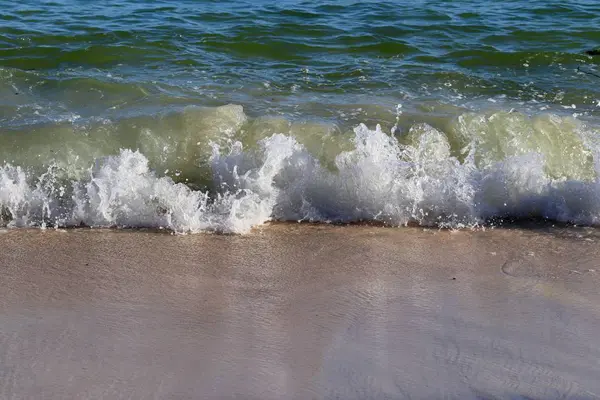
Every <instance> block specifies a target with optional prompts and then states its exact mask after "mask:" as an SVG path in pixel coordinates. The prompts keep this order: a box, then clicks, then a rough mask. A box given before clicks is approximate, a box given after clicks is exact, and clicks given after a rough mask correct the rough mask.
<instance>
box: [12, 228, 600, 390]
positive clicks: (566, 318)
mask: <svg viewBox="0 0 600 400" xmlns="http://www.w3.org/2000/svg"><path fill="white" fill-rule="evenodd" d="M599 240H600V232H598V231H597V230H592V229H586V228H552V227H547V228H537V229H529V228H526V227H525V228H519V229H516V228H514V229H494V230H489V229H488V230H485V231H477V232H473V231H458V232H451V231H439V230H424V229H422V228H404V229H389V228H380V227H368V226H345V227H339V226H326V225H295V224H275V225H270V226H265V227H262V228H260V229H256V230H255V231H253V232H252V233H251V234H249V235H243V236H225V235H208V234H200V235H187V236H178V235H169V234H163V233H155V232H144V231H111V230H89V229H76V230H69V231H55V230H47V231H39V230H8V231H3V232H2V234H0V245H1V246H2V249H3V251H2V252H0V268H1V270H2V273H1V274H0V285H1V287H2V291H1V292H0V310H1V313H0V397H1V398H5V399H26V398H37V399H41V398H46V399H65V398H73V399H75V398H77V399H82V398H110V399H115V398H123V399H124V398H127V399H149V398H156V399H165V398H176V399H187V398H204V399H220V398H244V399H313V398H314V399H334V398H335V399H338V398H339V399H401V398H412V399H421V398H422V399H425V398H428V399H434V398H460V399H468V398H485V399H487V398H507V399H508V398H510V399H514V398H528V399H559V398H560V399H564V398H568V399H595V398H599V397H600V379H598V377H600V362H599V360H600V339H599V336H598V332H600V291H599V290H598V287H599V285H600V268H599V262H598V257H599V255H600V254H599V252H600V251H599V247H598V241H599Z"/></svg>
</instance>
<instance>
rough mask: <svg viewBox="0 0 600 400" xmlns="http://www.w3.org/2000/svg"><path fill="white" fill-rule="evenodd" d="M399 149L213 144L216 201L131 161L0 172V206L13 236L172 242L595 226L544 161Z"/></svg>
mask: <svg viewBox="0 0 600 400" xmlns="http://www.w3.org/2000/svg"><path fill="white" fill-rule="evenodd" d="M413 129H416V130H419V135H418V138H419V139H418V143H417V144H415V145H414V146H403V145H401V144H399V143H398V141H397V140H396V139H395V138H394V137H390V136H389V135H387V134H385V133H384V132H382V131H381V129H380V128H379V127H377V129H375V130H369V129H368V128H367V127H366V126H364V125H360V126H358V127H357V128H356V129H355V137H354V144H355V149H354V150H352V151H349V152H344V153H341V154H340V155H338V156H337V158H336V160H335V170H329V169H327V168H325V167H323V166H322V165H321V164H320V163H319V162H318V161H317V159H316V158H315V157H313V156H312V155H311V154H310V153H309V152H308V151H307V150H306V149H305V148H304V147H303V146H301V145H300V144H298V143H297V141H296V140H295V139H294V138H293V137H289V136H285V135H281V134H278V135H274V136H271V137H270V138H267V139H265V140H263V141H261V143H260V145H261V146H260V148H259V150H256V151H244V149H243V148H242V145H241V144H240V143H234V144H233V145H232V146H231V147H230V148H229V149H228V150H227V151H224V150H223V149H222V148H220V147H218V146H216V145H214V146H213V152H212V156H211V159H210V162H211V165H212V170H213V177H214V190H213V192H211V193H208V192H201V191H193V190H191V189H190V188H188V187H187V186H185V185H183V184H178V183H175V182H173V181H172V180H171V179H170V178H168V177H159V176H157V175H156V174H155V173H154V172H153V171H152V170H151V169H150V168H149V166H148V160H147V159H146V157H145V156H144V155H143V154H141V153H139V152H134V151H131V150H122V151H121V152H120V154H119V155H116V156H111V157H106V158H102V159H98V160H97V161H96V163H95V165H94V166H92V167H91V168H90V169H89V171H88V174H87V178H85V179H82V180H80V181H77V182H72V183H60V182H59V181H58V180H57V179H56V173H55V170H54V168H53V167H51V168H49V169H48V170H47V171H46V172H45V173H44V174H42V175H40V176H32V175H31V174H30V173H28V172H27V171H26V170H25V169H23V168H21V167H18V166H12V165H5V166H3V167H1V168H0V207H1V210H2V214H1V215H2V219H3V221H4V223H5V224H7V225H9V226H46V225H50V226H78V225H87V226H101V227H151V228H165V229H170V230H173V231H175V232H200V231H218V232H235V233H244V232H248V231H249V230H250V229H251V228H252V227H253V226H256V225H259V224H262V223H264V222H265V221H268V220H270V219H277V220H310V221H324V222H355V221H381V222H384V223H387V224H391V225H403V224H409V223H415V224H420V225H430V226H439V227H457V228H458V227H465V226H475V225H477V224H480V223H482V222H483V221H485V220H486V219H487V218H490V217H517V218H518V217H545V218H551V219H556V220H559V221H571V222H577V223H590V224H596V223H598V221H599V215H600V213H599V210H600V198H599V196H598V193H600V190H599V188H600V185H599V184H598V181H597V180H596V181H594V182H581V181H560V182H557V181H553V180H552V179H550V178H548V177H547V175H546V174H545V173H544V160H543V157H542V156H541V155H539V154H535V153H532V154H527V155H523V156H519V157H513V158H510V159H506V160H504V161H502V162H497V163H493V164H491V165H487V166H486V167H485V168H484V169H478V168H477V167H476V166H475V163H474V161H473V160H474V156H473V154H474V153H475V151H476V148H475V146H472V148H471V149H470V152H469V155H468V156H467V157H466V159H465V160H463V161H462V162H459V160H457V159H456V158H454V157H452V156H451V152H450V146H449V144H448V141H447V139H446V137H445V136H444V135H443V134H442V133H440V132H439V131H437V130H435V129H433V128H431V127H429V126H427V125H420V126H416V127H413Z"/></svg>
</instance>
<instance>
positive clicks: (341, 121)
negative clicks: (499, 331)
mask: <svg viewBox="0 0 600 400" xmlns="http://www.w3.org/2000/svg"><path fill="white" fill-rule="evenodd" d="M0 5H1V7H0V9H1V11H0V160H3V161H4V163H3V166H2V167H1V171H0V172H1V173H0V206H1V207H0V208H1V209H2V220H3V224H5V225H9V226H71V225H80V224H84V225H92V226H151V227H165V228H167V229H172V230H176V231H182V232H196V231H204V230H217V231H234V232H245V231H247V230H248V229H250V228H251V227H252V226H256V225H258V224H261V223H263V222H265V221H267V220H269V219H282V220H313V221H324V222H331V221H336V222H354V221H379V222H384V223H388V224H390V225H403V224H407V223H417V224H423V225H437V226H453V227H460V226H475V225H481V224H486V223H488V221H489V220H490V219H497V218H549V219H552V220H560V221H567V222H576V223H585V224H596V223H597V222H598V221H599V220H600V200H599V198H600V190H598V187H599V186H600V185H599V184H598V181H597V168H596V164H597V161H598V160H599V159H600V158H598V156H597V153H598V150H600V141H599V140H598V139H597V138H598V132H599V129H600V128H599V127H600V122H599V117H600V69H599V68H598V67H597V65H598V63H599V62H600V57H594V56H590V55H587V54H586V53H585V52H586V50H590V49H594V48H597V47H600V30H599V29H598V26H600V3H598V2H596V1H507V2H502V3H493V2H489V1H482V0H471V1H463V2H455V1H411V2H408V1H361V2H354V1H335V2H330V1H322V2H316V1H310V2H308V1H279V2H277V4H275V2H266V1H252V2H249V1H238V2H219V1H206V0H205V1H177V2H175V1H162V2H160V1H133V0H129V1H108V2H101V3H100V2H91V1H75V0H65V1H51V2H47V1H46V2H44V1H31V0H27V1H20V2H8V1H0ZM595 74H597V75H598V76H596V75H595ZM138 186H139V187H138ZM573 193H575V194H574V195H573Z"/></svg>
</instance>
